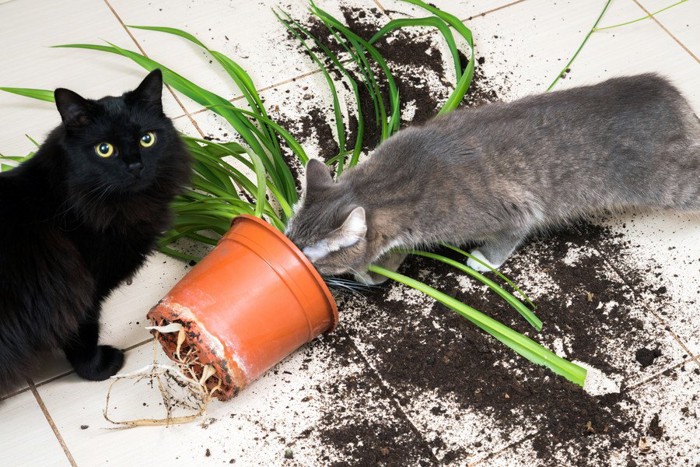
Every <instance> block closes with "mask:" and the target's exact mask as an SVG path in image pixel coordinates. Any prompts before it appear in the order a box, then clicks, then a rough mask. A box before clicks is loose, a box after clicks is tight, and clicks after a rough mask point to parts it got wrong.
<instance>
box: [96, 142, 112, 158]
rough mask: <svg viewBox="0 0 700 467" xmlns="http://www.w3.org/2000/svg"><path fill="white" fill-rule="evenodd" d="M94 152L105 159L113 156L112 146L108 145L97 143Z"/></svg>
mask: <svg viewBox="0 0 700 467" xmlns="http://www.w3.org/2000/svg"><path fill="white" fill-rule="evenodd" d="M95 152H96V153H97V155H98V156H100V157H104V158H105V159H106V158H108V157H111V156H112V154H114V146H112V145H111V144H109V143H98V144H96V145H95Z"/></svg>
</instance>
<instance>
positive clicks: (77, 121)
mask: <svg viewBox="0 0 700 467" xmlns="http://www.w3.org/2000/svg"><path fill="white" fill-rule="evenodd" d="M53 97H54V100H55V101H56V108H57V109H58V113H60V114H61V120H63V124H64V125H66V126H69V127H79V126H84V125H86V124H87V123H88V122H89V117H88V115H89V110H90V103H89V102H88V101H87V100H85V99H83V98H82V97H80V96H79V95H78V94H77V93H74V92H73V91H70V90H68V89H63V88H58V89H56V90H55V91H54V92H53Z"/></svg>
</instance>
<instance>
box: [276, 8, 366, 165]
mask: <svg viewBox="0 0 700 467" xmlns="http://www.w3.org/2000/svg"><path fill="white" fill-rule="evenodd" d="M280 13H282V14H283V15H284V18H282V19H281V20H282V21H287V22H289V23H290V24H291V25H293V27H295V28H296V29H297V30H298V31H301V33H302V34H304V36H306V37H307V38H309V39H311V40H313V41H314V44H315V45H316V47H318V48H320V49H321V51H322V52H323V53H324V55H325V56H326V58H328V59H329V60H330V61H331V63H333V65H334V66H335V68H336V69H337V70H338V71H340V73H341V74H342V75H343V76H344V77H345V79H346V80H347V81H348V83H350V87H351V88H352V92H353V95H354V97H355V103H356V104H357V107H356V111H357V134H356V135H355V146H354V148H353V150H352V156H351V157H350V161H349V162H348V167H354V166H355V165H357V163H358V162H359V159H360V154H361V153H362V141H363V140H364V134H365V121H364V115H363V112H362V106H361V105H360V90H359V88H358V85H357V81H355V79H354V78H353V77H352V75H351V74H350V72H349V71H348V70H347V69H346V68H345V66H343V63H342V62H341V61H340V59H339V58H338V57H337V56H336V55H335V54H334V53H333V52H331V50H330V49H329V48H328V47H327V46H326V45H325V44H323V42H321V40H319V38H317V37H316V36H315V35H313V34H312V33H311V31H309V30H308V29H306V28H305V27H304V26H302V25H301V24H300V23H299V22H298V21H296V20H295V19H293V18H292V17H291V16H290V15H289V14H288V13H287V12H285V11H284V10H280ZM339 147H340V145H339ZM346 156H347V154H346V152H345V151H339V154H338V155H337V156H335V157H334V158H332V159H331V160H328V161H326V163H327V164H329V165H330V164H333V163H338V164H339V166H340V167H342V165H341V163H340V162H339V161H341V160H345V157H346ZM340 173H342V170H340V171H338V170H337V171H336V176H339V175H340Z"/></svg>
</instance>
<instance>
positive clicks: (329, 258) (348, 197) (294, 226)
mask: <svg viewBox="0 0 700 467" xmlns="http://www.w3.org/2000/svg"><path fill="white" fill-rule="evenodd" d="M353 198H354V197H353V194H352V191H351V190H348V188H347V187H345V186H343V184H342V182H339V183H336V182H334V181H333V178H332V177H331V174H330V172H329V170H328V168H327V167H326V166H325V164H323V163H322V162H320V161H318V160H314V159H312V160H310V161H309V163H308V164H307V166H306V185H305V189H304V195H303V198H302V200H301V202H300V203H299V205H298V206H297V208H296V209H295V211H296V212H295V214H294V216H293V217H292V219H291V220H290V221H289V224H288V226H287V231H286V232H285V233H286V235H287V237H289V239H290V240H291V241H292V242H294V244H295V245H296V246H297V247H298V248H299V249H300V250H302V251H303V252H304V254H305V255H306V256H307V258H309V260H311V262H312V263H313V264H314V266H315V267H316V269H318V271H319V272H320V273H321V275H324V276H336V275H342V274H348V273H350V274H354V275H355V277H356V278H358V280H361V277H362V276H363V275H365V274H366V271H367V266H368V264H369V261H370V260H371V259H372V258H368V248H367V246H368V245H367V219H366V213H365V209H364V208H363V207H362V206H359V205H357V204H356V203H355V202H354V199H353ZM361 281H362V280H361ZM362 282H364V281H362Z"/></svg>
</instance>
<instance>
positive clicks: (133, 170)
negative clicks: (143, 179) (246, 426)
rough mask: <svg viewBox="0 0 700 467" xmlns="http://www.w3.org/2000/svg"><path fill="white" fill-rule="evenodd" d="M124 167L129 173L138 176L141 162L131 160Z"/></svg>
mask: <svg viewBox="0 0 700 467" xmlns="http://www.w3.org/2000/svg"><path fill="white" fill-rule="evenodd" d="M126 168H127V170H128V171H129V173H130V174H131V175H133V176H135V177H138V176H139V175H141V172H142V171H143V164H142V163H141V162H131V163H130V164H129V165H127V166H126Z"/></svg>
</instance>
